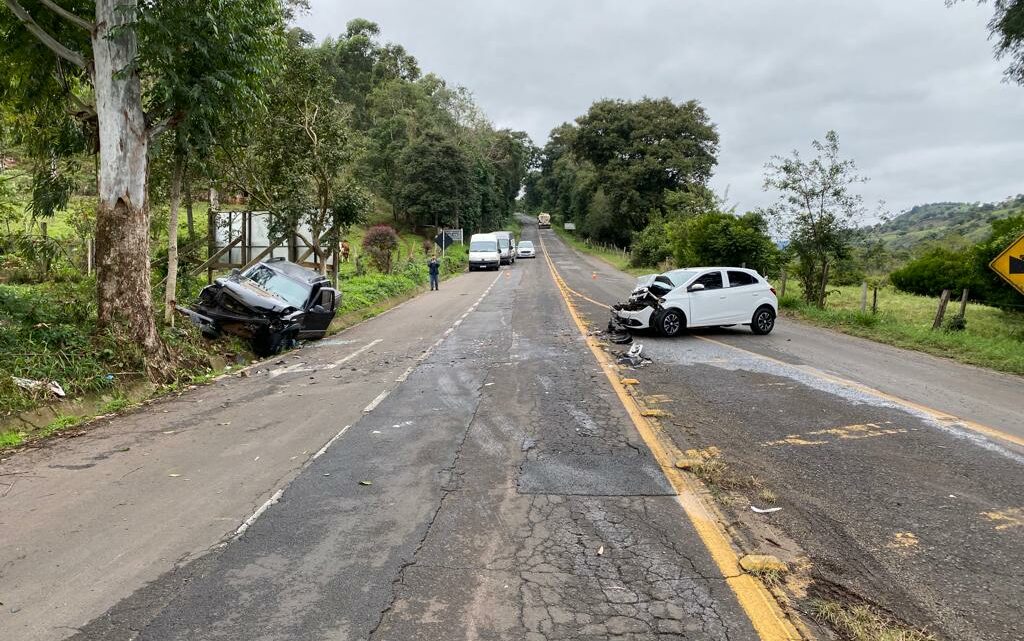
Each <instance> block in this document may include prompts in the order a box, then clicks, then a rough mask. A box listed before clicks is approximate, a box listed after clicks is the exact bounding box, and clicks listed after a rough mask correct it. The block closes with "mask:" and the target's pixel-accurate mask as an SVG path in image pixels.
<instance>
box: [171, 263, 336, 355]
mask: <svg viewBox="0 0 1024 641" xmlns="http://www.w3.org/2000/svg"><path fill="white" fill-rule="evenodd" d="M340 302H341V293H340V292H338V290H336V289H334V288H332V287H331V283H330V281H329V280H327V277H326V276H323V275H321V274H319V273H317V272H315V271H313V270H312V269H307V268H305V267H303V266H301V265H296V264H295V263H290V262H288V261H286V260H284V259H281V258H275V259H271V260H268V261H264V262H261V263H259V264H256V265H253V266H252V267H250V268H249V269H247V270H246V271H245V272H239V271H238V270H235V271H234V272H233V273H232V274H231V275H230V276H227V277H225V278H218V279H216V280H215V281H214V283H213V284H212V285H209V286H207V287H205V288H204V289H203V291H202V292H200V294H199V301H198V302H197V303H196V304H195V305H193V306H192V307H191V308H188V307H179V308H178V311H180V312H182V313H183V314H185V315H187V316H188V317H189V318H191V319H192V322H193V323H195V324H196V325H199V326H200V327H201V328H202V329H203V334H204V335H206V336H208V337H211V338H214V337H217V336H219V335H220V334H221V333H222V332H227V333H229V334H234V335H236V336H241V337H243V338H247V339H249V341H250V343H251V345H252V349H253V351H254V352H255V353H256V354H257V355H258V356H270V355H273V354H276V353H278V352H280V351H281V350H282V349H283V348H285V347H287V346H289V345H290V344H292V343H293V342H295V341H296V340H298V339H307V340H317V339H320V338H323V337H324V335H326V333H327V327H328V326H329V325H330V324H331V321H332V320H334V315H335V313H336V312H337V309H338V305H339V303H340Z"/></svg>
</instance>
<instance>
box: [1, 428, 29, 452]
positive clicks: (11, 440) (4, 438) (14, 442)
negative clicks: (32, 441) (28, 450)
mask: <svg viewBox="0 0 1024 641" xmlns="http://www.w3.org/2000/svg"><path fill="white" fill-rule="evenodd" d="M24 442H25V433H24V432H18V431H16V430H10V431H7V432H0V451H2V450H4V449H6V448H9V447H17V446H19V445H21V444H22V443H24Z"/></svg>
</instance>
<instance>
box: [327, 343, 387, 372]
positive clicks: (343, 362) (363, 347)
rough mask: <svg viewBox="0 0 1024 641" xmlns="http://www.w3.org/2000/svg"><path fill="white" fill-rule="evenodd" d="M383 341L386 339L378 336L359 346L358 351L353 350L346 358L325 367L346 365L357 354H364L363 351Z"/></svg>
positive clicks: (332, 367) (331, 367)
mask: <svg viewBox="0 0 1024 641" xmlns="http://www.w3.org/2000/svg"><path fill="white" fill-rule="evenodd" d="M383 341H384V339H383V338H378V339H376V340H373V341H370V342H369V343H367V344H366V345H363V346H362V347H360V348H359V349H357V350H356V351H354V352H352V353H351V354H349V355H348V356H346V357H345V358H343V359H341V360H340V361H335V362H333V363H329V364H328V365H327V366H326V367H324V368H323V369H334V368H335V367H337V366H338V365H344V364H345V363H347V362H349V361H350V360H352V359H353V358H355V357H356V356H359V355H360V354H362V353H363V352H365V351H366V350H368V349H370V348H371V347H373V346H374V345H376V344H377V343H381V342H383Z"/></svg>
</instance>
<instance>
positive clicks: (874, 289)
mask: <svg viewBox="0 0 1024 641" xmlns="http://www.w3.org/2000/svg"><path fill="white" fill-rule="evenodd" d="M871 292H872V293H871V313H872V314H877V313H878V285H875V286H874V287H872V288H871Z"/></svg>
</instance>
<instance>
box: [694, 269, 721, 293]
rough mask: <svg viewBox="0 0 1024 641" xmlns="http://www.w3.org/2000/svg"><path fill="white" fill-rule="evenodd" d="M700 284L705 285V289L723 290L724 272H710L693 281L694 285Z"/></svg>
mask: <svg viewBox="0 0 1024 641" xmlns="http://www.w3.org/2000/svg"><path fill="white" fill-rule="evenodd" d="M698 283H700V284H701V285H703V286H704V289H722V287H723V286H724V284H723V283H722V272H708V273H706V274H704V275H703V276H701V277H700V278H698V279H697V280H695V281H693V284H694V285H696V284H698Z"/></svg>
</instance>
